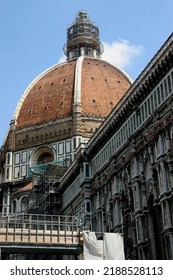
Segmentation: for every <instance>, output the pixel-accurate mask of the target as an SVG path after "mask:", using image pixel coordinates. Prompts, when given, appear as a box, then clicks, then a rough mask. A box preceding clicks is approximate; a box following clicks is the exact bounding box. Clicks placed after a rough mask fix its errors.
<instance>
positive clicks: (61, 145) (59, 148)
mask: <svg viewBox="0 0 173 280" xmlns="http://www.w3.org/2000/svg"><path fill="white" fill-rule="evenodd" d="M58 154H59V155H63V154H64V143H59V144H58Z"/></svg>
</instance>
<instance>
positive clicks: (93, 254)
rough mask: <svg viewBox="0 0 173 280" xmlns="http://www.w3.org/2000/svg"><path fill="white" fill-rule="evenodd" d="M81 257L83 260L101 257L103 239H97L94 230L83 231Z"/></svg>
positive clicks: (100, 258)
mask: <svg viewBox="0 0 173 280" xmlns="http://www.w3.org/2000/svg"><path fill="white" fill-rule="evenodd" d="M83 257H84V260H102V259H103V241H102V240H97V238H96V235H95V233H94V232H91V231H86V232H83Z"/></svg>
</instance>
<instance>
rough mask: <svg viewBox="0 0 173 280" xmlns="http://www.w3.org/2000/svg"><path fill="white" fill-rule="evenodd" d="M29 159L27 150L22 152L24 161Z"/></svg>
mask: <svg viewBox="0 0 173 280" xmlns="http://www.w3.org/2000/svg"><path fill="white" fill-rule="evenodd" d="M26 161H27V152H22V162H23V163H24V162H26Z"/></svg>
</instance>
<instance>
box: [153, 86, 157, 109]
mask: <svg viewBox="0 0 173 280" xmlns="http://www.w3.org/2000/svg"><path fill="white" fill-rule="evenodd" d="M153 97H154V98H153V100H154V109H155V108H157V93H156V90H155V91H154V92H153Z"/></svg>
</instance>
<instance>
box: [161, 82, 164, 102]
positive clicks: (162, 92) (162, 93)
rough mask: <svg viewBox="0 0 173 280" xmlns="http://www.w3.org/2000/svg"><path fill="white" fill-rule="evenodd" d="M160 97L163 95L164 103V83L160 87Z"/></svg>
mask: <svg viewBox="0 0 173 280" xmlns="http://www.w3.org/2000/svg"><path fill="white" fill-rule="evenodd" d="M160 95H161V101H163V100H164V99H165V96H164V89H163V83H161V85H160Z"/></svg>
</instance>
